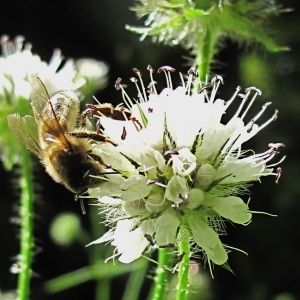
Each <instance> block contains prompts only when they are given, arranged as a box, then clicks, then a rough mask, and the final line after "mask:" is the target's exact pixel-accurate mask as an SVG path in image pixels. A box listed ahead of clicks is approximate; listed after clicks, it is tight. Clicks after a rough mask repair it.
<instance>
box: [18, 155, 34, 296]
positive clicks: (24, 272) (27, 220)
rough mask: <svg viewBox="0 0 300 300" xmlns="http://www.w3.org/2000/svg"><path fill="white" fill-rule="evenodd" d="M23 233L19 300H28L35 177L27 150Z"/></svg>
mask: <svg viewBox="0 0 300 300" xmlns="http://www.w3.org/2000/svg"><path fill="white" fill-rule="evenodd" d="M20 188H21V203H20V218H21V233H20V248H21V250H20V258H19V262H18V264H19V267H20V270H19V277H18V299H20V300H28V299H29V293H30V279H31V274H32V272H31V262H32V248H33V243H34V242H33V201H34V193H33V175H32V161H31V157H30V153H29V151H27V150H25V149H24V150H23V151H22V163H21V178H20Z"/></svg>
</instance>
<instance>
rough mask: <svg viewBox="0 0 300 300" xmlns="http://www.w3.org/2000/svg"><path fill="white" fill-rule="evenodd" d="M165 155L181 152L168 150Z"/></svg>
mask: <svg viewBox="0 0 300 300" xmlns="http://www.w3.org/2000/svg"><path fill="white" fill-rule="evenodd" d="M164 155H165V156H167V155H179V152H178V151H174V150H167V151H165V153H164Z"/></svg>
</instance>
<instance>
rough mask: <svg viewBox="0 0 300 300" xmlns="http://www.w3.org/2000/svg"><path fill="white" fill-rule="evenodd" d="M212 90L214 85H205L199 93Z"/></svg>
mask: <svg viewBox="0 0 300 300" xmlns="http://www.w3.org/2000/svg"><path fill="white" fill-rule="evenodd" d="M210 88H212V85H211V84H206V85H204V86H203V87H202V88H201V89H200V90H199V91H198V94H201V93H202V92H203V91H205V90H207V89H210Z"/></svg>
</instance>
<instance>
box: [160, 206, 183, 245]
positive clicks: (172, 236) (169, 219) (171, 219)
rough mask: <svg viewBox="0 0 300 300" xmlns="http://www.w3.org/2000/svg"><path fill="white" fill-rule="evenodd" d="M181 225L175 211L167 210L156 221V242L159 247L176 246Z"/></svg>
mask: <svg viewBox="0 0 300 300" xmlns="http://www.w3.org/2000/svg"><path fill="white" fill-rule="evenodd" d="M179 225H180V220H179V219H178V217H177V215H176V212H175V211H174V210H173V209H168V210H166V211H165V212H164V213H163V214H162V215H161V216H159V217H158V218H157V219H156V220H155V231H156V236H155V241H156V244H157V245H159V246H165V245H168V244H174V243H175V240H176V235H177V229H178V227H179Z"/></svg>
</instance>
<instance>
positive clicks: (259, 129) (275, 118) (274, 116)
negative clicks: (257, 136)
mask: <svg viewBox="0 0 300 300" xmlns="http://www.w3.org/2000/svg"><path fill="white" fill-rule="evenodd" d="M277 116H278V110H277V109H276V110H275V113H274V114H273V116H272V117H271V118H270V119H269V120H268V121H267V122H265V123H264V124H262V125H261V126H259V128H258V130H257V132H259V131H261V130H262V129H264V128H265V127H266V126H268V125H269V124H270V123H271V122H273V121H275V120H277Z"/></svg>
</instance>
